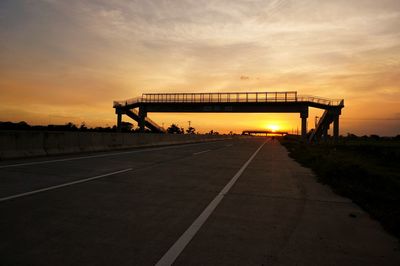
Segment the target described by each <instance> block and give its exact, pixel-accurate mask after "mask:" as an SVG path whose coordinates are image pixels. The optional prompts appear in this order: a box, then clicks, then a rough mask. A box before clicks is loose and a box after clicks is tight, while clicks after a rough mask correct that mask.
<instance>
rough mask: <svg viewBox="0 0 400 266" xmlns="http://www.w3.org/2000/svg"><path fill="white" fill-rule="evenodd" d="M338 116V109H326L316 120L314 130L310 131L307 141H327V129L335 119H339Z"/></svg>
mask: <svg viewBox="0 0 400 266" xmlns="http://www.w3.org/2000/svg"><path fill="white" fill-rule="evenodd" d="M341 106H343V103H341ZM339 115H340V108H339V109H338V108H334V109H326V110H325V111H324V113H323V114H322V116H321V118H320V119H319V120H318V123H317V125H316V126H315V129H314V130H312V131H311V134H310V136H309V138H308V141H309V142H316V141H318V140H320V139H323V140H327V138H328V130H329V127H330V125H331V124H332V123H334V122H335V120H336V119H339Z"/></svg>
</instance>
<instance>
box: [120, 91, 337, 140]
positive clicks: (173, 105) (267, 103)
mask: <svg viewBox="0 0 400 266" xmlns="http://www.w3.org/2000/svg"><path fill="white" fill-rule="evenodd" d="M113 107H114V108H115V113H116V114H117V127H118V128H119V129H121V122H122V115H127V116H129V117H130V118H132V119H133V120H135V121H137V123H138V125H139V128H140V130H141V131H144V130H145V128H146V127H147V128H148V129H150V130H151V131H153V132H165V130H164V129H163V128H162V127H160V126H159V125H157V124H156V123H155V122H154V121H152V120H151V119H149V118H148V116H147V114H148V113H152V112H171V113H178V112H186V113H299V114H300V118H301V135H302V137H303V139H304V140H306V139H307V118H308V109H309V107H314V108H319V109H323V110H324V113H323V115H322V116H321V118H320V119H319V121H318V123H317V125H316V128H315V129H314V130H312V131H310V134H309V136H308V140H309V141H315V140H319V139H321V138H326V137H327V136H328V129H329V127H330V125H331V124H332V123H333V136H334V138H335V139H336V140H337V139H338V137H339V116H340V115H341V110H342V108H343V107H344V100H343V99H339V100H333V99H325V98H322V97H315V96H306V95H298V94H297V92H296V91H287V92H224V93H144V94H142V96H140V97H136V98H132V99H128V100H124V101H114V105H113Z"/></svg>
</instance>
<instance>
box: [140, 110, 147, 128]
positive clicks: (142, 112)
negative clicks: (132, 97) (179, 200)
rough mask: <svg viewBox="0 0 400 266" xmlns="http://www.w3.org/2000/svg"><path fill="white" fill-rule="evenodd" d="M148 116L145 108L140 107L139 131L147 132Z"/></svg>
mask: <svg viewBox="0 0 400 266" xmlns="http://www.w3.org/2000/svg"><path fill="white" fill-rule="evenodd" d="M146 116H147V111H146V110H145V108H144V107H143V106H141V107H139V121H138V125H139V131H140V132H142V133H143V132H144V130H145V119H146Z"/></svg>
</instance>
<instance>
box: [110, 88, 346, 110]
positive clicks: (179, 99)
mask: <svg viewBox="0 0 400 266" xmlns="http://www.w3.org/2000/svg"><path fill="white" fill-rule="evenodd" d="M254 102H260V103H266V102H268V103H269V102H271V103H272V102H312V103H318V104H323V105H330V106H340V105H343V100H336V99H335V100H332V99H326V98H321V97H315V96H307V95H302V96H300V95H297V92H296V91H288V92H227V93H144V94H142V96H141V97H137V98H132V99H128V100H125V101H114V107H119V106H127V105H132V104H136V103H254Z"/></svg>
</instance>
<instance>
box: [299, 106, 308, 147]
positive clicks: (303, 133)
mask: <svg viewBox="0 0 400 266" xmlns="http://www.w3.org/2000/svg"><path fill="white" fill-rule="evenodd" d="M307 117H308V110H307V112H301V113H300V118H301V138H302V139H303V140H307Z"/></svg>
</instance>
